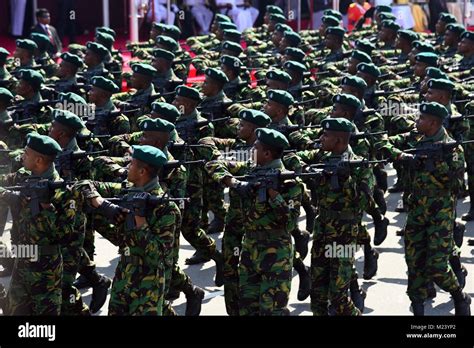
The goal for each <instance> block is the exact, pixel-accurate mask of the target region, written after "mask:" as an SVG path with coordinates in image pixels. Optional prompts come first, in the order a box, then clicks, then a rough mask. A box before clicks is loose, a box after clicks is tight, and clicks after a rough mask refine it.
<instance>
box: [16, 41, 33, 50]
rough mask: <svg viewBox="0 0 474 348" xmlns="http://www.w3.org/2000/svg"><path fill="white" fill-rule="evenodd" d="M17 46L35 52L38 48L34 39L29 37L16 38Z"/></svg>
mask: <svg viewBox="0 0 474 348" xmlns="http://www.w3.org/2000/svg"><path fill="white" fill-rule="evenodd" d="M16 47H19V48H23V49H25V50H28V51H30V52H34V51H35V49H37V48H38V45H36V43H35V42H34V41H33V40H29V39H18V40H16Z"/></svg>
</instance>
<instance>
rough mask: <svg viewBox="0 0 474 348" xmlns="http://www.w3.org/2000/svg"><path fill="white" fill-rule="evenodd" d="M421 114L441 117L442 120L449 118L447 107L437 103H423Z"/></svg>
mask: <svg viewBox="0 0 474 348" xmlns="http://www.w3.org/2000/svg"><path fill="white" fill-rule="evenodd" d="M420 112H421V113H423V114H428V115H431V116H435V117H439V118H440V119H442V120H443V119H444V118H446V117H447V116H448V110H447V109H446V107H444V106H443V105H441V104H439V103H435V102H431V103H421V105H420Z"/></svg>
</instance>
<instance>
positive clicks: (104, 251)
mask: <svg viewBox="0 0 474 348" xmlns="http://www.w3.org/2000/svg"><path fill="white" fill-rule="evenodd" d="M394 175H395V171H394V170H390V171H389V184H390V185H392V184H393V181H394ZM386 198H387V203H388V210H389V211H388V213H387V215H386V216H387V217H388V218H389V219H390V222H391V223H390V226H389V229H388V236H387V239H386V240H385V242H384V243H383V244H382V245H381V246H379V247H377V250H378V251H379V252H380V258H379V269H378V272H377V275H376V276H375V277H374V278H373V279H371V280H369V281H364V280H360V284H361V285H362V287H363V288H364V289H365V290H366V291H367V299H366V302H365V306H366V308H365V311H364V314H365V315H411V312H410V308H409V306H410V302H409V300H408V297H407V296H406V294H405V291H406V286H407V275H406V264H405V260H404V252H403V240H402V239H401V237H399V236H397V235H396V231H397V230H398V229H400V228H401V227H402V226H403V224H404V223H405V219H406V214H404V213H402V214H400V213H395V212H393V210H394V209H395V207H396V205H397V203H398V201H399V199H400V194H389V195H388V196H386ZM468 209H469V201H468V198H466V199H464V200H459V201H458V210H457V211H458V215H459V216H461V215H462V214H464V213H465V212H466V211H467V210H468ZM300 225H301V227H302V228H304V226H305V222H304V217H302V218H301V219H300ZM368 226H369V232H370V234H371V235H372V236H373V227H372V224H369V225H368ZM9 227H10V226H9V225H8V226H7V230H6V233H5V234H4V235H3V237H2V238H1V239H2V240H3V241H5V242H6V243H9V240H10V236H9ZM466 227H467V228H466V234H465V238H464V243H463V246H462V263H463V264H464V265H465V266H466V268H467V270H468V272H469V276H468V278H467V281H466V288H465V291H467V292H468V293H469V294H470V295H471V296H472V297H474V281H473V279H474V278H473V275H474V247H470V246H468V245H467V239H468V238H474V222H471V223H468V224H467V226H466ZM213 238H215V239H216V240H217V243H218V247H219V248H220V245H221V239H222V234H220V235H213ZM181 239H182V240H181V253H180V265H181V267H182V268H183V269H184V271H185V272H186V273H187V274H188V275H189V276H190V277H191V278H192V280H193V282H194V283H195V284H196V285H199V286H200V287H202V288H204V289H205V291H206V296H205V298H204V302H203V307H202V312H201V314H202V315H226V311H225V305H224V292H223V288H217V287H215V286H214V282H213V277H214V272H215V269H214V264H213V262H208V263H206V264H204V265H195V266H186V265H184V260H185V259H186V258H188V257H190V256H191V255H192V254H193V252H194V249H193V248H192V247H191V246H190V245H189V244H188V243H187V242H186V241H185V240H184V239H183V238H181ZM96 243H97V245H96V252H97V255H96V260H97V265H98V271H99V272H100V273H105V274H106V275H108V276H109V277H111V278H112V277H113V275H114V270H115V266H116V264H117V260H118V254H117V248H116V247H114V246H113V245H112V244H110V243H109V242H108V241H107V240H105V239H104V238H102V237H101V236H100V235H98V234H97V238H96ZM356 257H357V269H358V271H359V274H362V269H363V261H364V256H363V253H362V251H361V250H359V252H358V253H357V254H356ZM305 263H306V264H307V265H309V264H310V256H309V255H308V256H307V257H306V259H305ZM8 282H9V278H0V283H3V284H4V285H6V286H7V285H8ZM297 290H298V276H297V274H296V272H295V273H294V278H293V283H292V292H291V298H290V303H289V308H290V311H291V315H310V314H311V312H310V306H309V298H308V299H307V300H306V301H304V302H300V301H298V300H297V299H296V293H297ZM83 295H84V298H85V301H86V302H87V303H89V301H90V296H91V290H87V291H85V292H83ZM473 302H474V301H473ZM173 306H174V308H175V309H176V311H177V312H178V314H181V315H182V314H184V311H185V307H186V300H185V297H184V294H181V297H180V298H179V299H178V300H176V301H175V302H174V303H173ZM453 306H454V304H453V301H452V300H451V298H450V296H449V294H448V293H445V292H444V291H441V290H439V289H438V294H437V297H436V298H435V299H434V300H433V301H430V302H428V303H427V304H426V306H425V313H426V314H427V315H450V314H453V313H454V309H453V308H454V307H453ZM471 310H472V311H473V312H474V304H473V305H471ZM106 314H107V303H106V304H105V305H104V307H103V308H102V310H101V311H100V312H99V313H98V315H106Z"/></svg>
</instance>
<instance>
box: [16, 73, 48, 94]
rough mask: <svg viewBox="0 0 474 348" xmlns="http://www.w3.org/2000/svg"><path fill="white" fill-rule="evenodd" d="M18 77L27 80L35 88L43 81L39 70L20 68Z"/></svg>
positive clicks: (38, 87)
mask: <svg viewBox="0 0 474 348" xmlns="http://www.w3.org/2000/svg"><path fill="white" fill-rule="evenodd" d="M18 77H19V78H20V79H21V80H25V81H26V82H28V83H29V84H30V85H31V86H32V87H33V88H35V89H37V90H38V89H40V87H41V84H42V83H44V78H43V76H42V75H41V74H40V73H39V72H37V71H35V70H31V69H22V70H20V73H19V76H18Z"/></svg>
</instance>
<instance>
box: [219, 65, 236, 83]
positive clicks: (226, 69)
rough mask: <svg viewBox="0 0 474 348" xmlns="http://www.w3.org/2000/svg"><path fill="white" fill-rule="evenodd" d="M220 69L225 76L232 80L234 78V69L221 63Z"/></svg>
mask: <svg viewBox="0 0 474 348" xmlns="http://www.w3.org/2000/svg"><path fill="white" fill-rule="evenodd" d="M221 70H222V71H223V72H224V74H225V76H227V78H228V79H229V81H232V80H233V79H234V71H233V70H232V69H231V68H229V67H228V66H227V65H225V64H221Z"/></svg>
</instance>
